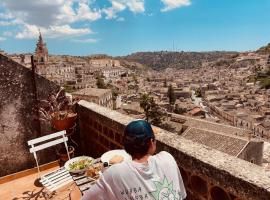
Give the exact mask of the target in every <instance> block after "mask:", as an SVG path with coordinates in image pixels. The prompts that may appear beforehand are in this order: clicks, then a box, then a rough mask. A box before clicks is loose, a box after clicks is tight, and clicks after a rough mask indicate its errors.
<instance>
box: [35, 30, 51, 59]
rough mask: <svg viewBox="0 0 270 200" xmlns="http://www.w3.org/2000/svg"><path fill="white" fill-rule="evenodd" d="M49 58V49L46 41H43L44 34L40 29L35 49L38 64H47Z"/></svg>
mask: <svg viewBox="0 0 270 200" xmlns="http://www.w3.org/2000/svg"><path fill="white" fill-rule="evenodd" d="M48 58H49V56H48V49H47V47H46V43H45V42H43V38H42V35H41V33H40V31H39V37H38V41H37V44H36V50H35V61H36V63H37V64H46V63H47V62H48Z"/></svg>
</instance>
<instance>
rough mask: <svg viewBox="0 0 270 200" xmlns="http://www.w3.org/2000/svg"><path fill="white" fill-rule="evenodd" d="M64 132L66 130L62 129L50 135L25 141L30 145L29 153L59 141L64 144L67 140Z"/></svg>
mask: <svg viewBox="0 0 270 200" xmlns="http://www.w3.org/2000/svg"><path fill="white" fill-rule="evenodd" d="M65 134H66V131H65V130H64V131H60V132H57V133H52V134H50V135H46V136H42V137H39V138H35V139H33V140H29V141H28V142H27V143H28V145H29V146H31V148H30V153H34V152H37V151H40V150H43V149H46V148H48V147H51V146H54V145H57V144H60V143H65V144H66V143H67V141H68V137H67V136H66V135H65ZM53 139H54V140H53ZM48 140H49V141H48ZM46 141H48V142H46ZM39 143H42V144H39Z"/></svg>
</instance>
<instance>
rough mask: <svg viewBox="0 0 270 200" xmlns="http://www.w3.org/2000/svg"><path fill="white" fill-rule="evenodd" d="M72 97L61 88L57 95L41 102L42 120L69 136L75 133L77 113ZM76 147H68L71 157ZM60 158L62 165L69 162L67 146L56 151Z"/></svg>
mask: <svg viewBox="0 0 270 200" xmlns="http://www.w3.org/2000/svg"><path fill="white" fill-rule="evenodd" d="M76 102H77V101H74V100H73V99H72V97H69V96H67V95H66V94H65V91H64V88H61V89H60V90H59V91H58V92H57V93H56V94H51V95H50V96H49V97H48V99H46V100H41V101H40V107H39V115H40V120H42V121H45V122H49V124H50V125H51V127H53V128H54V129H55V130H57V131H62V130H67V135H69V134H70V132H72V131H74V127H75V124H76V118H77V113H76V112H75V104H76ZM74 151H75V149H74V147H73V146H68V153H69V156H70V157H71V158H72V157H73V156H74ZM56 153H57V155H58V157H59V161H60V165H62V164H64V163H65V161H67V160H68V155H67V152H66V149H65V146H59V148H58V149H56Z"/></svg>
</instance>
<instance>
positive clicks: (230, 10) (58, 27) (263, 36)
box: [0, 0, 270, 56]
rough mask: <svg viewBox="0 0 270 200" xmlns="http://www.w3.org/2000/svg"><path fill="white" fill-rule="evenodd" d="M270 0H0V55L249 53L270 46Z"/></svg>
mask: <svg viewBox="0 0 270 200" xmlns="http://www.w3.org/2000/svg"><path fill="white" fill-rule="evenodd" d="M269 12H270V0H39V1H35V0H23V1H18V0H0V49H3V50H5V51H6V52H9V53H15V52H17V53H22V52H33V51H34V49H35V43H36V40H37V36H38V30H39V29H40V30H41V32H42V34H43V36H44V39H45V41H46V42H47V46H48V49H49V53H51V54H70V55H89V54H96V53H106V54H109V55H113V56H116V55H127V54H130V53H132V52H137V51H159V50H169V51H171V50H177V51H212V50H236V51H246V50H255V49H257V48H259V47H261V46H263V45H266V44H267V43H270V26H269V24H270V14H269Z"/></svg>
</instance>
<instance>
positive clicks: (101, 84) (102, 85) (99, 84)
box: [96, 75, 107, 89]
mask: <svg viewBox="0 0 270 200" xmlns="http://www.w3.org/2000/svg"><path fill="white" fill-rule="evenodd" d="M96 79H97V82H96V85H97V87H98V88H100V89H106V88H107V87H106V84H105V83H104V79H103V78H102V77H101V76H100V75H98V76H97V78H96Z"/></svg>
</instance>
